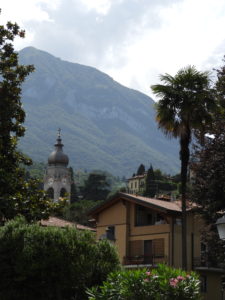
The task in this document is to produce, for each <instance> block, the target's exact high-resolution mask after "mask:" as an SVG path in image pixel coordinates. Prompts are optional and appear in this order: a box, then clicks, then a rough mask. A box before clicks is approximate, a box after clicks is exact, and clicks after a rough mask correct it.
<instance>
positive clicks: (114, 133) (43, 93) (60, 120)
mask: <svg viewBox="0 0 225 300" xmlns="http://www.w3.org/2000/svg"><path fill="white" fill-rule="evenodd" d="M19 54H20V60H21V62H22V63H24V64H33V65H34V66H35V69H36V70H35V72H34V73H33V74H32V75H31V76H30V77H29V79H28V80H27V82H26V83H25V84H24V86H23V98H22V101H23V103H24V108H25V111H26V113H27V117H26V124H25V125H26V127H27V131H26V136H25V137H24V138H23V139H22V142H21V144H20V146H21V148H22V150H23V152H25V153H27V154H28V155H30V156H31V157H32V158H33V159H34V160H36V161H43V162H46V161H47V157H48V155H49V153H50V152H51V151H52V150H53V145H54V143H55V138H56V131H57V129H58V128H59V127H60V128H62V139H63V143H64V145H65V147H64V150H65V152H66V154H68V156H69V158H70V165H71V166H72V167H73V168H74V170H76V169H87V170H88V171H90V170H93V169H101V170H107V171H109V172H110V173H113V174H115V175H119V176H122V175H129V174H130V173H131V172H132V170H133V169H134V168H135V167H136V166H137V165H138V164H139V163H141V162H144V163H146V164H148V163H149V162H150V161H151V162H152V163H153V166H154V167H156V168H160V169H162V170H165V171H166V172H170V173H175V172H176V171H177V170H178V166H179V162H178V155H177V154H178V153H177V152H178V151H177V144H176V143H175V142H174V141H170V140H168V139H166V138H165V137H164V136H163V135H162V133H161V132H159V130H158V129H157V125H156V122H155V115H154V114H155V113H154V109H153V104H154V102H153V100H152V99H151V98H149V97H148V96H146V95H144V94H142V93H140V92H138V91H135V90H132V89H128V88H126V87H124V86H122V85H120V84H118V83H117V82H115V81H114V80H113V79H112V78H111V77H109V76H108V75H106V74H104V73H102V72H100V71H98V70H97V69H94V68H91V67H87V66H83V65H79V64H75V63H70V62H66V61H62V60H61V59H59V58H56V57H54V56H52V55H50V54H48V53H46V52H43V51H40V50H37V49H35V48H32V47H28V48H25V49H23V50H22V51H20V53H19Z"/></svg>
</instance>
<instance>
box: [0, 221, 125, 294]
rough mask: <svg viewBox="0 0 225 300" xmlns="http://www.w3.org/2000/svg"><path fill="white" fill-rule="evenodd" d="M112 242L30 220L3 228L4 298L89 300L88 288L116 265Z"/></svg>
mask: <svg viewBox="0 0 225 300" xmlns="http://www.w3.org/2000/svg"><path fill="white" fill-rule="evenodd" d="M118 268H119V261H118V257H117V254H116V252H115V249H114V247H113V246H112V245H111V244H109V243H108V242H107V241H101V242H98V243H96V242H95V237H94V235H93V234H92V233H91V232H87V231H82V232H81V231H77V230H76V229H75V228H64V229H62V228H53V227H41V226H39V225H37V224H35V225H28V224H26V223H25V222H24V221H23V220H22V219H16V220H13V221H10V222H8V223H7V224H6V225H5V226H3V227H1V228H0V272H1V280H0V299H4V300H11V299H14V300H25V299H32V300H36V299H37V300H42V299H43V300H53V299H59V300H60V299H62V300H67V299H71V300H72V299H77V300H85V299H87V296H86V294H85V290H86V288H88V287H91V286H93V285H99V284H101V283H102V281H103V280H105V279H106V277H107V275H108V273H110V272H111V271H115V270H118Z"/></svg>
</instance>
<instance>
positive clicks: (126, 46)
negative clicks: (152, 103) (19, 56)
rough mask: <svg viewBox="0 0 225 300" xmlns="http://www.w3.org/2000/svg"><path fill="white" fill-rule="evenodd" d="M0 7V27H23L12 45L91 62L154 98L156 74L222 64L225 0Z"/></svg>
mask: <svg viewBox="0 0 225 300" xmlns="http://www.w3.org/2000/svg"><path fill="white" fill-rule="evenodd" d="M0 8H1V9H2V12H1V15H0V24H1V25H2V24H5V23H6V22H7V21H12V22H17V23H18V24H19V25H20V27H21V28H23V29H25V30H26V37H25V39H16V41H15V43H14V45H15V49H16V50H20V49H22V48H24V47H27V46H33V47H35V48H38V49H40V50H44V51H47V52H49V53H51V54H53V55H54V56H56V57H59V58H61V59H63V60H67V61H70V62H75V63H80V64H84V65H88V66H92V67H95V68H97V69H99V70H101V71H102V72H105V73H107V74H108V75H110V76H111V77H112V78H113V79H114V80H116V81H118V82H119V83H121V84H123V85H125V86H127V87H130V88H133V89H137V90H139V91H141V92H143V93H145V94H147V95H149V96H151V97H152V98H153V99H154V100H156V99H155V96H153V95H152V93H151V89H150V86H151V85H153V84H157V83H160V79H159V75H160V74H165V73H169V74H171V75H175V74H176V73H177V71H178V70H179V69H181V68H183V67H186V66H188V65H194V66H196V68H197V69H198V70H200V71H212V70H213V68H216V67H218V66H221V65H222V64H223V62H222V59H223V56H224V55H225V30H224V29H225V1H224V0H19V1H18V0H1V2H0Z"/></svg>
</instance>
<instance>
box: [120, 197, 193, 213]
mask: <svg viewBox="0 0 225 300" xmlns="http://www.w3.org/2000/svg"><path fill="white" fill-rule="evenodd" d="M120 194H121V195H124V196H125V197H128V198H130V199H134V200H138V201H141V202H143V203H146V204H150V205H153V206H155V207H158V208H163V209H166V210H170V211H174V212H181V211H182V210H181V201H180V200H176V201H171V202H170V201H165V200H159V199H156V198H147V197H143V196H138V195H132V194H126V193H120ZM194 207H196V204H194V203H191V202H187V211H189V210H191V209H192V208H194Z"/></svg>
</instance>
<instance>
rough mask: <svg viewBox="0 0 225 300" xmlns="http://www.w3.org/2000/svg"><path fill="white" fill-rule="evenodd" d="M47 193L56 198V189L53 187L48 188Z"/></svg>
mask: <svg viewBox="0 0 225 300" xmlns="http://www.w3.org/2000/svg"><path fill="white" fill-rule="evenodd" d="M47 195H48V197H49V198H51V199H54V189H53V188H52V187H50V188H49V189H48V190H47Z"/></svg>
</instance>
